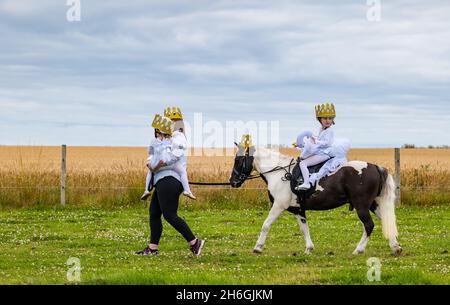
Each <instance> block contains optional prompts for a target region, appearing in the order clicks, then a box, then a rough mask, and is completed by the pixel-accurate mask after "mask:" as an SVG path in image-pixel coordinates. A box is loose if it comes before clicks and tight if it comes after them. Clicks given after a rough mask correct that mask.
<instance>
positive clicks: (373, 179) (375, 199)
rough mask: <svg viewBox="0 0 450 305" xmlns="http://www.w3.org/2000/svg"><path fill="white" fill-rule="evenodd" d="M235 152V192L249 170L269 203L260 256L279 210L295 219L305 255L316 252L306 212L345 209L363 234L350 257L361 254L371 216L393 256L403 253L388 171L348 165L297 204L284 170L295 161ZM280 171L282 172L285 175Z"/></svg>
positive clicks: (267, 152) (257, 151)
mask: <svg viewBox="0 0 450 305" xmlns="http://www.w3.org/2000/svg"><path fill="white" fill-rule="evenodd" d="M235 145H236V146H237V147H238V152H237V154H236V157H235V160H234V165H233V170H232V173H231V176H230V179H229V182H230V185H231V186H232V187H233V188H239V187H240V186H241V185H242V184H243V183H244V182H245V180H247V179H248V178H249V177H250V176H251V173H252V171H253V170H256V171H257V172H258V173H259V175H260V177H261V178H262V179H263V180H264V181H265V182H266V184H267V189H268V194H269V199H270V201H271V203H272V208H271V209H270V212H269V215H268V217H267V218H266V220H265V221H264V224H263V226H262V228H261V232H260V235H259V238H258V240H257V242H256V245H255V247H254V249H253V252H254V253H257V254H258V253H262V251H263V247H264V244H265V241H266V237H267V234H268V232H269V229H270V226H271V225H272V223H273V222H274V221H276V220H277V218H278V217H279V216H280V215H281V213H282V212H283V211H286V210H287V211H288V212H291V213H292V214H294V215H295V217H296V219H297V221H298V223H299V226H300V229H301V231H302V232H303V234H304V237H305V244H306V248H305V254H310V253H312V251H313V250H314V244H313V242H312V240H311V236H310V233H309V227H308V223H307V219H306V211H307V210H330V209H334V208H338V207H340V206H342V205H344V204H347V203H348V204H350V210H353V208H354V209H355V210H356V213H357V214H358V217H359V219H360V220H361V222H362V224H363V234H362V237H361V240H360V241H359V243H358V245H357V246H356V249H355V250H354V251H353V254H355V255H358V254H362V253H363V252H364V250H365V248H366V246H367V243H368V241H369V237H370V235H371V233H372V231H373V228H374V226H375V225H374V222H373V220H372V217H371V214H370V212H372V213H373V214H375V215H376V216H377V217H378V219H379V220H381V224H382V231H383V235H384V237H385V238H386V239H388V240H389V246H390V248H391V250H392V252H393V254H395V255H399V254H400V253H401V252H402V248H401V246H400V245H399V243H398V242H397V235H398V231H397V224H396V216H395V183H394V180H393V177H392V175H391V174H389V173H388V171H387V169H385V168H383V167H380V166H378V165H375V164H371V163H367V162H364V161H350V162H347V163H345V164H343V165H342V166H341V167H339V168H338V169H337V170H336V171H335V172H334V173H331V174H330V175H328V176H326V177H324V178H322V179H321V180H319V181H318V182H317V184H316V186H315V189H314V190H313V193H312V195H311V196H310V197H308V198H305V199H304V200H302V201H300V203H299V200H298V197H297V195H296V194H294V193H293V192H292V189H291V185H290V181H287V179H286V178H285V177H286V173H287V172H289V171H288V170H286V168H288V167H289V168H290V167H291V165H292V161H293V159H292V158H291V157H288V156H286V155H283V154H281V153H279V152H277V151H274V150H271V149H266V148H263V147H258V148H256V147H254V146H252V147H244V146H243V145H241V144H237V143H235ZM283 169H284V171H283Z"/></svg>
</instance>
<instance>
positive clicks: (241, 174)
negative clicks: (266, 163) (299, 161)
mask: <svg viewBox="0 0 450 305" xmlns="http://www.w3.org/2000/svg"><path fill="white" fill-rule="evenodd" d="M249 157H252V158H253V156H250V155H249V153H248V150H246V152H245V155H244V162H243V166H242V171H241V172H239V171H238V170H237V169H236V168H233V173H234V174H235V175H236V176H237V180H238V183H239V184H243V183H244V182H245V181H246V180H252V179H256V178H260V177H263V175H265V174H270V173H272V172H276V171H279V170H284V171H285V172H286V173H285V175H284V177H283V178H281V180H283V181H287V180H291V178H292V174H291V167H292V164H293V163H295V161H294V160H295V159H293V158H292V159H291V161H290V162H289V165H286V166H276V167H274V168H272V169H271V170H268V171H266V172H262V173H259V174H257V175H251V174H246V173H245V169H246V164H247V161H248V158H249Z"/></svg>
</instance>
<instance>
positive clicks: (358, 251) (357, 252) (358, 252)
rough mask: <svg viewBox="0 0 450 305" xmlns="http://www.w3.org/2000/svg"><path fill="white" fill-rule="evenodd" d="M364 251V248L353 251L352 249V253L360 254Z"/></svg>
mask: <svg viewBox="0 0 450 305" xmlns="http://www.w3.org/2000/svg"><path fill="white" fill-rule="evenodd" d="M363 253H364V250H358V249H356V250H355V251H353V255H361V254H363Z"/></svg>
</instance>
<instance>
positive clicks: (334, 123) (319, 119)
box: [317, 117, 336, 125]
mask: <svg viewBox="0 0 450 305" xmlns="http://www.w3.org/2000/svg"><path fill="white" fill-rule="evenodd" d="M322 118H323V117H320V118H317V120H318V121H319V123H320V125H322V121H321V119H322ZM331 118H332V121H333V125H336V122H335V121H334V120H335V119H336V118H335V117H331Z"/></svg>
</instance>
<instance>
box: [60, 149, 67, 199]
mask: <svg viewBox="0 0 450 305" xmlns="http://www.w3.org/2000/svg"><path fill="white" fill-rule="evenodd" d="M66 148H67V147H66V145H65V144H64V145H62V146H61V187H60V189H61V205H65V204H66Z"/></svg>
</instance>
